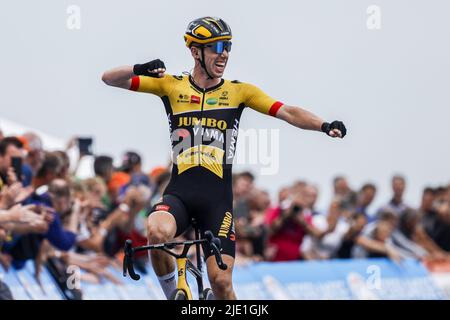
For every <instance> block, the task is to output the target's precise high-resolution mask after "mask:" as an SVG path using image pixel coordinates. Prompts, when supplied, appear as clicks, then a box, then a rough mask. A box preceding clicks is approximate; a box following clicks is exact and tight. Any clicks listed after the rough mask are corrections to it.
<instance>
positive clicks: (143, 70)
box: [133, 59, 166, 78]
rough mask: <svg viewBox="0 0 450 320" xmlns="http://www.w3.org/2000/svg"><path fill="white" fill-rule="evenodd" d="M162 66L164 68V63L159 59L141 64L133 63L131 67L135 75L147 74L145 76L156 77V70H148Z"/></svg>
mask: <svg viewBox="0 0 450 320" xmlns="http://www.w3.org/2000/svg"><path fill="white" fill-rule="evenodd" d="M159 68H163V69H166V66H165V65H164V62H162V61H161V60H159V59H156V60H153V61H150V62H147V63H143V64H135V65H134V67H133V73H134V74H135V75H137V76H147V77H153V78H158V72H156V73H154V72H150V70H154V69H159Z"/></svg>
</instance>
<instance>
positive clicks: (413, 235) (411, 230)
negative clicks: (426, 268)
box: [398, 209, 450, 260]
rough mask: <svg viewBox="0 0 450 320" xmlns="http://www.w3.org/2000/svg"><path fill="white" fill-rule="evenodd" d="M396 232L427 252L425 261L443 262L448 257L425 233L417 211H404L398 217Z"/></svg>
mask: <svg viewBox="0 0 450 320" xmlns="http://www.w3.org/2000/svg"><path fill="white" fill-rule="evenodd" d="M398 230H399V231H400V232H401V233H402V235H404V236H405V237H406V238H407V239H408V240H410V241H413V242H414V243H415V244H416V245H418V246H420V248H423V249H425V250H426V251H427V259H437V260H443V259H447V258H448V257H450V255H448V254H446V253H445V251H444V250H442V249H441V248H439V246H438V245H437V244H436V243H435V242H434V241H433V239H432V238H431V237H429V236H428V234H427V233H426V232H425V230H424V228H423V225H422V224H421V220H420V214H419V212H418V211H416V210H413V209H406V210H405V211H404V212H403V214H402V215H401V216H400V221H399V226H398Z"/></svg>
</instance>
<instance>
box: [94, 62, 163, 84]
mask: <svg viewBox="0 0 450 320" xmlns="http://www.w3.org/2000/svg"><path fill="white" fill-rule="evenodd" d="M164 72H166V67H165V65H164V62H162V61H161V60H159V59H156V60H153V61H150V62H147V63H144V64H135V65H134V66H123V67H117V68H114V69H111V70H108V71H106V72H105V73H104V74H103V76H102V80H103V82H104V83H106V84H107V85H109V86H113V87H119V88H123V89H129V88H130V87H131V79H132V78H133V77H134V76H147V77H155V78H162V77H163V76H164Z"/></svg>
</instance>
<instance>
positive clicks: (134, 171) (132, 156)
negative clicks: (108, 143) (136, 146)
mask: <svg viewBox="0 0 450 320" xmlns="http://www.w3.org/2000/svg"><path fill="white" fill-rule="evenodd" d="M120 170H121V171H123V172H125V173H126V174H128V175H130V177H131V181H130V184H131V185H134V186H137V185H140V184H144V185H146V186H148V187H150V179H149V177H148V176H147V175H146V174H145V173H144V172H143V171H142V159H141V156H140V155H139V154H137V153H136V152H133V151H128V152H126V153H125V154H124V156H123V159H122V166H121V167H120Z"/></svg>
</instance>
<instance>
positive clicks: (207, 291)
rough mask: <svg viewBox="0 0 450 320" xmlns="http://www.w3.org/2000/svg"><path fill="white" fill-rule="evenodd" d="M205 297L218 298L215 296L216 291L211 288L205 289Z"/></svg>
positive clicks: (209, 298) (208, 298)
mask: <svg viewBox="0 0 450 320" xmlns="http://www.w3.org/2000/svg"><path fill="white" fill-rule="evenodd" d="M203 298H204V299H205V300H216V298H215V297H214V293H213V291H212V290H211V289H210V288H206V289H205V290H203Z"/></svg>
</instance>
